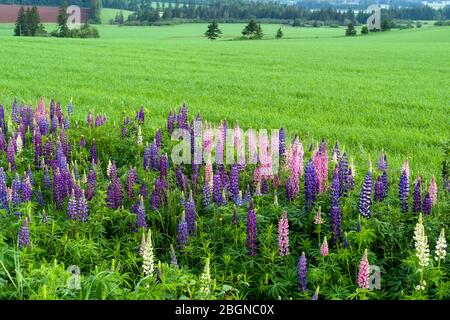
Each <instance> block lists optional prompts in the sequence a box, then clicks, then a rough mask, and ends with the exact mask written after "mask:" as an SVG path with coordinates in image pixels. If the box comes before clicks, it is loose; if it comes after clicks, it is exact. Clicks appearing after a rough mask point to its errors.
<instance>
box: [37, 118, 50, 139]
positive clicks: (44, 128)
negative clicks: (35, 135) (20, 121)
mask: <svg viewBox="0 0 450 320" xmlns="http://www.w3.org/2000/svg"><path fill="white" fill-rule="evenodd" d="M38 126H39V132H40V133H41V135H43V136H46V135H48V121H47V119H46V118H45V117H42V118H40V119H39V123H38Z"/></svg>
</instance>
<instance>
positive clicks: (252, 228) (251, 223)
mask: <svg viewBox="0 0 450 320" xmlns="http://www.w3.org/2000/svg"><path fill="white" fill-rule="evenodd" d="M256 233H257V228H256V213H255V208H254V205H253V200H250V205H249V207H248V213H247V251H248V255H249V256H256V254H257V249H258V244H257V239H256Z"/></svg>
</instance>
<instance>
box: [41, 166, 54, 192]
mask: <svg viewBox="0 0 450 320" xmlns="http://www.w3.org/2000/svg"><path fill="white" fill-rule="evenodd" d="M43 182H44V189H45V190H50V189H51V188H52V181H51V178H50V173H49V172H48V167H47V166H45V171H44V178H43Z"/></svg>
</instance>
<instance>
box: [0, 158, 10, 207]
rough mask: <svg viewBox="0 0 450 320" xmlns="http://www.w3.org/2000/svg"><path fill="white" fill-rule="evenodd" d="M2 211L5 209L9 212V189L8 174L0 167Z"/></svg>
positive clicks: (0, 203) (0, 205) (0, 204)
mask: <svg viewBox="0 0 450 320" xmlns="http://www.w3.org/2000/svg"><path fill="white" fill-rule="evenodd" d="M0 209H5V210H6V211H7V212H9V204H8V187H7V185H6V173H5V171H3V167H0Z"/></svg>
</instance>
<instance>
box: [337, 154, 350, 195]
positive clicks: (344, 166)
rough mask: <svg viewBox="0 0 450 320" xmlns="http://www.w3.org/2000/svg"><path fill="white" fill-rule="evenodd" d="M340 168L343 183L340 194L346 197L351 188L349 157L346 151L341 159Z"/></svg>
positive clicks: (340, 177) (340, 179) (341, 182)
mask: <svg viewBox="0 0 450 320" xmlns="http://www.w3.org/2000/svg"><path fill="white" fill-rule="evenodd" d="M338 168H339V182H340V184H341V190H340V194H341V196H342V197H346V196H347V193H348V190H349V185H348V179H349V176H350V172H349V169H348V158H347V154H346V153H345V152H344V153H343V154H342V156H341V157H340V159H339V167H338Z"/></svg>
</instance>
